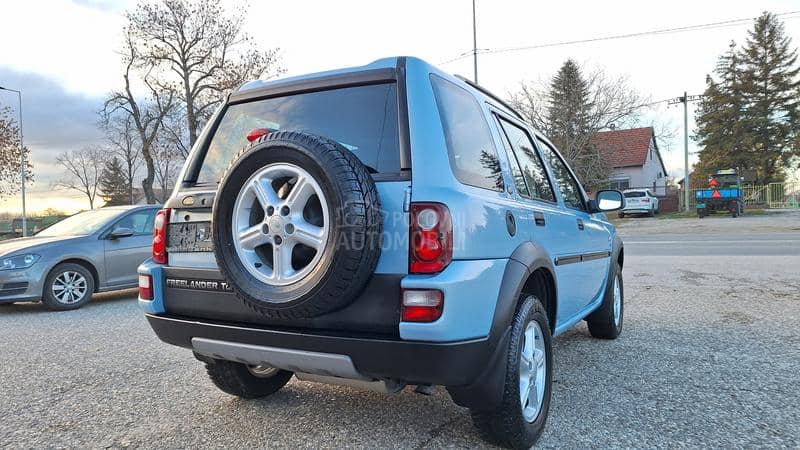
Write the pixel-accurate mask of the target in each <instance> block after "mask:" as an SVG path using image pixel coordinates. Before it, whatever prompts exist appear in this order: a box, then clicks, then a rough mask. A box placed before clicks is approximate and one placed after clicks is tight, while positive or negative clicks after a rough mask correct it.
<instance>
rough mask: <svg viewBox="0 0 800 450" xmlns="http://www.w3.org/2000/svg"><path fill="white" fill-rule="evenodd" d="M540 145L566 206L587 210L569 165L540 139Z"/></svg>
mask: <svg viewBox="0 0 800 450" xmlns="http://www.w3.org/2000/svg"><path fill="white" fill-rule="evenodd" d="M539 144H540V146H541V148H542V153H543V154H544V156H545V157H546V158H547V161H548V162H549V163H550V168H551V169H552V170H553V176H554V177H555V179H556V183H558V189H559V191H561V196H562V197H564V204H565V205H566V206H567V207H569V208H575V209H582V210H585V209H586V207H585V206H584V205H583V196H582V195H581V189H580V187H579V186H578V181H577V180H576V179H575V177H573V176H572V174H571V173H570V172H569V169H568V168H567V164H566V163H565V162H564V161H562V160H561V157H560V156H558V154H557V153H556V152H555V150H553V149H552V148H551V147H550V145H548V144H547V143H546V142H544V141H542V140H541V139H539Z"/></svg>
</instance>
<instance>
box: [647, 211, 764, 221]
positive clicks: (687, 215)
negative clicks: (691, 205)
mask: <svg viewBox="0 0 800 450" xmlns="http://www.w3.org/2000/svg"><path fill="white" fill-rule="evenodd" d="M766 214H767V211H766V210H764V209H745V210H744V217H747V216H763V215H766ZM656 217H658V218H659V219H696V218H697V211H696V210H691V211H689V212H686V211H679V212H670V213H661V214H659V215H657V216H656ZM714 217H727V218H730V217H731V215H730V214H729V213H723V212H721V211H720V212H717V213H716V214H709V215H708V216H706V217H705V218H706V219H708V218H714Z"/></svg>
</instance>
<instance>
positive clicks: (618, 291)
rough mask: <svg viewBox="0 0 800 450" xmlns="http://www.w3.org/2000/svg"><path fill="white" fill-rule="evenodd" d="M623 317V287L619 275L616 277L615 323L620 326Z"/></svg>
mask: <svg viewBox="0 0 800 450" xmlns="http://www.w3.org/2000/svg"><path fill="white" fill-rule="evenodd" d="M621 317H622V289H621V288H620V286H619V275H617V276H615V277H614V325H615V326H619V320H620V318H621Z"/></svg>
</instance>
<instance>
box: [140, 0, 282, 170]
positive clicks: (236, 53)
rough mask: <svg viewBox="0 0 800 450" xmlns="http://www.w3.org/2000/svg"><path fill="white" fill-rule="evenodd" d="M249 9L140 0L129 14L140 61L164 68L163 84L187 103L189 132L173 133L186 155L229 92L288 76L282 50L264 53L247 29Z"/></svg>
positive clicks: (208, 1)
mask: <svg viewBox="0 0 800 450" xmlns="http://www.w3.org/2000/svg"><path fill="white" fill-rule="evenodd" d="M245 13H246V10H245V9H244V8H240V9H237V10H234V11H232V12H229V11H228V10H226V9H225V8H224V7H222V6H220V5H219V2H218V1H217V0H158V1H155V2H149V1H140V3H139V4H138V5H137V6H136V8H135V9H134V10H133V11H131V12H129V13H128V14H127V19H128V29H129V31H130V33H131V36H132V37H133V41H134V42H135V46H136V49H137V51H138V55H139V57H140V61H139V63H140V64H142V65H145V66H148V67H155V68H157V69H158V70H159V83H160V84H161V85H162V86H164V87H168V88H169V89H171V90H173V89H174V90H175V91H176V92H177V93H178V95H179V97H180V100H181V104H180V109H181V113H182V116H183V117H184V118H185V122H184V124H185V126H186V128H185V135H186V136H185V137H186V138H187V139H188V142H186V141H184V140H183V139H182V138H183V137H184V129H182V128H174V129H172V131H173V135H174V137H175V138H181V139H178V140H179V141H180V142H181V144H180V145H179V148H180V150H181V152H182V153H183V154H184V155H186V153H187V152H188V149H189V148H191V146H192V145H194V143H195V141H197V137H198V134H199V132H200V129H201V128H202V126H203V124H204V123H205V122H206V121H207V120H208V118H209V117H210V115H211V114H212V112H213V109H214V107H215V106H216V105H218V104H219V103H220V101H221V100H222V95H223V93H224V92H226V91H229V90H231V89H234V88H236V87H238V86H239V85H241V84H242V83H243V82H245V81H247V80H251V79H254V78H260V77H270V76H275V75H278V74H280V73H282V72H283V68H282V67H281V64H280V58H279V55H278V49H269V50H266V51H263V50H261V49H258V48H257V47H256V46H255V45H253V44H252V43H251V41H250V37H249V36H248V35H247V34H246V33H244V32H243V31H242V25H243V24H244V19H245V17H246V14H245Z"/></svg>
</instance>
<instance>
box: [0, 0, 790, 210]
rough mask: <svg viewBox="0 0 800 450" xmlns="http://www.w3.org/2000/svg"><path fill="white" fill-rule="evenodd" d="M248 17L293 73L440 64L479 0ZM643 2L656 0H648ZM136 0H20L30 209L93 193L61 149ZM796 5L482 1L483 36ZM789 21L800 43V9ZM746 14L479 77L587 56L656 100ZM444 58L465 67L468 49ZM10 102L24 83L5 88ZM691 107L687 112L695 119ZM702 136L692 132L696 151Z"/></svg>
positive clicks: (283, 10)
mask: <svg viewBox="0 0 800 450" xmlns="http://www.w3.org/2000/svg"><path fill="white" fill-rule="evenodd" d="M251 3H252V4H251V7H250V10H249V11H250V13H249V14H248V21H247V23H246V25H245V28H246V30H247V32H249V33H250V34H251V35H252V36H253V37H254V38H255V41H256V42H258V43H260V44H262V45H263V46H264V47H265V48H268V47H280V49H281V54H282V56H283V62H284V65H285V67H286V69H287V75H296V74H302V73H308V72H315V71H320V70H326V69H332V68H337V67H343V66H352V65H361V64H365V63H368V62H370V61H372V60H375V59H378V58H381V57H384V56H391V55H413V56H418V57H421V58H423V59H426V60H428V61H430V62H432V63H436V64H438V63H443V62H445V61H450V60H452V59H453V58H455V57H457V56H458V55H460V54H462V53H464V52H466V51H468V50H469V49H471V47H472V22H471V12H472V10H471V2H470V1H469V0H457V1H456V0H453V1H438V2H434V1H430V0H428V1H420V0H406V1H404V2H382V1H370V2H366V1H350V0H338V1H335V2H332V1H324V0H319V1H308V0H295V1H291V2H289V1H283V2H275V1H269V0H267V1H253V2H251ZM645 3H646V6H645ZM134 5H135V0H131V1H128V0H113V1H103V0H75V1H67V0H63V1H56V0H39V1H25V0H12V1H9V2H6V3H5V4H4V8H3V20H2V21H0V22H2V27H0V42H2V43H3V44H2V46H0V86H6V87H9V88H13V89H19V90H22V91H23V95H24V98H23V101H24V105H23V110H24V126H25V143H26V144H27V145H28V146H29V147H30V148H31V150H32V154H33V156H32V158H33V163H34V165H35V174H36V179H37V181H36V183H35V185H34V186H32V188H31V189H30V194H29V197H28V199H29V201H28V204H29V209H30V210H33V211H37V210H42V209H44V208H47V207H58V208H61V209H66V210H70V211H72V210H77V209H80V208H85V207H87V206H88V204H87V202H86V200H85V199H83V198H81V197H80V194H75V193H68V192H53V191H52V190H51V187H50V186H51V182H52V181H53V180H55V179H57V178H58V177H60V176H61V170H60V169H59V168H58V167H57V166H56V165H55V164H54V158H55V155H57V154H58V153H60V152H62V151H64V150H69V149H76V148H80V147H81V146H83V145H90V144H94V143H98V142H100V141H101V135H100V133H99V132H98V131H97V127H96V122H97V114H96V111H97V110H98V109H99V108H100V106H101V104H102V98H103V96H104V95H105V94H106V93H108V92H109V91H110V90H112V89H114V88H116V87H117V86H119V84H120V81H121V65H120V58H119V55H118V54H117V53H116V52H115V50H116V49H117V48H118V45H119V42H120V38H121V28H122V26H123V24H124V20H123V17H122V14H123V12H124V11H125V10H126V9H128V8H132V7H133V6H134ZM764 10H769V11H772V12H775V13H786V12H792V11H798V10H800V3H798V1H797V0H761V1H759V2H753V1H702V2H701V1H696V0H695V1H684V0H675V1H670V2H641V1H606V2H596V1H585V2H579V1H567V0H563V1H559V2H532V1H510V0H495V1H489V0H477V12H478V47H479V48H482V49H484V48H485V49H498V48H507V47H519V46H530V45H539V44H547V43H554V42H564V41H573V40H582V39H589V38H597V37H605V36H612V35H620V34H628V33H638V32H643V31H650V30H659V29H666V28H675V27H683V26H690V25H699V24H707V23H717V22H722V21H728V20H733V19H742V18H748V17H756V16H758V15H759V14H760V13H761V12H762V11H764ZM784 20H785V25H786V30H787V33H788V34H789V36H791V37H792V38H793V39H794V45H795V46H797V45H798V44H800V14H794V15H792V16H788V17H787V18H785V19H784ZM749 27H750V25H749V24H745V25H733V26H726V27H717V28H713V29H706V30H700V31H691V32H683V33H671V34H661V35H649V36H643V37H636V38H630V39H622V40H606V41H599V42H593V43H584V44H577V45H565V46H555V47H546V48H539V49H533V50H527V51H512V52H503V53H494V54H487V55H481V56H480V59H479V81H480V83H481V84H483V85H485V86H487V87H488V88H489V89H491V90H493V91H495V92H496V93H499V94H505V93H507V92H508V91H510V90H513V89H514V88H515V87H516V86H517V85H518V84H519V82H520V80H532V81H537V80H542V79H545V78H547V77H549V76H550V75H552V74H553V73H554V72H555V71H556V70H557V69H558V67H559V66H560V64H561V63H562V62H563V61H564V60H565V59H566V58H573V59H575V60H577V61H579V62H581V63H582V64H584V65H585V66H586V67H588V68H595V67H602V68H603V69H605V70H606V71H607V72H608V73H609V74H613V75H624V76H627V77H629V80H630V83H631V84H632V85H633V86H634V87H635V88H636V89H638V90H639V91H640V92H641V93H642V94H644V95H646V96H649V97H650V98H652V100H662V99H667V98H671V97H677V96H678V95H681V94H682V93H683V91H684V90H686V91H688V92H689V93H690V94H699V93H702V90H703V87H704V79H705V75H706V74H707V73H709V72H710V71H711V69H712V68H713V66H714V63H715V60H716V58H717V57H718V56H719V54H721V53H722V52H724V51H725V50H726V48H727V45H728V43H729V42H730V41H731V40H735V41H737V42H743V41H744V38H745V34H746V31H747V29H748V28H749ZM442 67H443V68H444V69H446V70H448V71H450V72H453V73H459V74H463V75H467V76H471V74H472V60H471V58H464V59H461V60H457V61H452V62H447V63H446V64H443V65H442ZM0 103H2V104H4V105H9V106H15V105H16V96H15V95H13V94H10V93H7V92H3V91H0ZM654 114H655V115H656V116H657V119H658V120H659V121H660V122H666V123H671V124H672V125H673V126H674V127H675V128H676V130H677V129H679V128H678V127H679V126H680V125H681V124H682V121H683V117H682V109H680V108H678V107H667V106H666V104H663V105H662V106H660V107H659V108H657V110H656V111H655V113H654ZM692 124H693V120H691V118H690V127H691V126H692ZM666 147H667V148H666V149H664V150H663V156H664V158H665V160H666V164H667V168H668V169H669V171H670V174H671V175H674V176H682V170H683V148H682V130H681V132H680V133H678V136H677V138H676V139H675V140H674V142H670V143H667V145H666ZM693 149H694V146H693V145H691V144H690V150H693ZM18 207H19V201H18V199H17V198H11V199H6V200H0V212H1V211H14V210H16V209H18Z"/></svg>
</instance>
